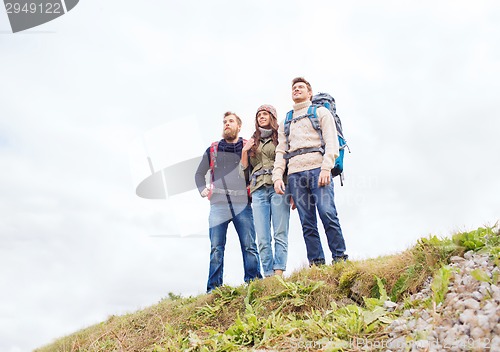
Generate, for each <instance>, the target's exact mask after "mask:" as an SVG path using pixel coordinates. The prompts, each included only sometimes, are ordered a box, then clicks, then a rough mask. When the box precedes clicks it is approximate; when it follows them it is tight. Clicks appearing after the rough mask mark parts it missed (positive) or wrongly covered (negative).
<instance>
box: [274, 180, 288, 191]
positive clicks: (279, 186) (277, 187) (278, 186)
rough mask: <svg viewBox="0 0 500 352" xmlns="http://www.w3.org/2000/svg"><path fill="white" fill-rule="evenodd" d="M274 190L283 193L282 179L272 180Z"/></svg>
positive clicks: (283, 184)
mask: <svg viewBox="0 0 500 352" xmlns="http://www.w3.org/2000/svg"><path fill="white" fill-rule="evenodd" d="M274 191H275V192H276V193H278V194H285V183H284V182H283V180H276V181H274Z"/></svg>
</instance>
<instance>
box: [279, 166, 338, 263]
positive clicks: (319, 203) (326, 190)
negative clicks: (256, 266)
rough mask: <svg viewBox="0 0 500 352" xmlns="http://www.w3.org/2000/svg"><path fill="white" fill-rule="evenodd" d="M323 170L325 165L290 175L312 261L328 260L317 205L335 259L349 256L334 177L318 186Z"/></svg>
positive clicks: (289, 184)
mask: <svg viewBox="0 0 500 352" xmlns="http://www.w3.org/2000/svg"><path fill="white" fill-rule="evenodd" d="M320 171H321V169H320V168H317V169H312V170H306V171H301V172H297V173H294V174H290V175H288V186H289V187H290V193H291V194H292V197H293V200H294V202H295V204H296V206H297V210H298V212H299V217H300V223H301V224H302V233H303V235H304V241H305V243H306V249H307V259H308V260H309V264H324V263H325V255H324V253H323V247H322V246H321V240H320V237H319V233H318V224H317V218H316V208H317V209H318V213H319V217H320V219H321V221H322V223H323V227H324V229H325V233H326V238H327V240H328V247H329V248H330V251H331V252H332V257H333V259H334V260H336V259H339V258H345V257H344V252H345V249H346V248H345V242H344V237H343V235H342V229H341V228H340V223H339V219H338V217H337V210H336V209H335V203H334V199H333V181H331V182H330V184H328V185H327V186H322V187H320V186H318V179H319V173H320Z"/></svg>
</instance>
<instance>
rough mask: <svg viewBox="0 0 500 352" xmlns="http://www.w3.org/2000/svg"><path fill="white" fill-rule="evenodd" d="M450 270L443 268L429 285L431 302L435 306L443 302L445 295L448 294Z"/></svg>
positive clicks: (447, 267) (446, 267)
mask: <svg viewBox="0 0 500 352" xmlns="http://www.w3.org/2000/svg"><path fill="white" fill-rule="evenodd" d="M450 276H451V268H450V267H449V266H443V267H441V269H439V270H438V271H437V273H436V274H435V275H434V278H433V280H432V283H431V290H432V293H433V301H434V303H435V304H436V305H438V304H440V303H442V302H444V298H445V296H446V293H447V292H448V285H449V283H450Z"/></svg>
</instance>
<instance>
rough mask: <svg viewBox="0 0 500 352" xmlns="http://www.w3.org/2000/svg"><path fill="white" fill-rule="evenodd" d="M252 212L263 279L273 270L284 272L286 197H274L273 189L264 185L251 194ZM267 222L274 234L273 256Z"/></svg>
mask: <svg viewBox="0 0 500 352" xmlns="http://www.w3.org/2000/svg"><path fill="white" fill-rule="evenodd" d="M252 208H253V214H254V221H255V230H256V232H257V240H258V242H259V254H260V259H261V261H262V269H263V271H264V276H271V275H273V274H274V270H283V271H284V270H286V261H287V257H288V220H289V219H290V202H289V201H287V195H286V194H277V193H276V192H275V191H274V186H266V185H264V186H262V187H260V188H259V189H257V190H255V191H254V192H252ZM271 222H272V225H273V233H274V256H273V247H272V244H271V242H272V240H273V237H272V236H271Z"/></svg>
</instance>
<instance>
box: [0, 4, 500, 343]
mask: <svg viewBox="0 0 500 352" xmlns="http://www.w3.org/2000/svg"><path fill="white" fill-rule="evenodd" d="M498 38H500V5H498V4H497V3H496V2H494V1H476V2H474V3H472V2H470V1H456V0H454V1H451V0H450V1H419V2H415V1H401V0H399V1H377V2H372V1H355V2H346V1H331V0H329V1H326V0H325V1H308V2H298V1H290V0H288V1H284V0H280V1H263V0H259V1H252V2H249V1H245V2H240V1H205V2H201V1H183V2H173V1H161V2H160V1H155V2H153V1H149V2H136V1H118V0H110V1H106V2H102V1H93V0H85V1H81V2H80V3H79V4H78V5H77V6H76V7H75V8H74V9H73V10H72V11H70V12H69V13H68V14H66V15H64V16H62V17H60V18H58V19H56V20H54V21H52V22H49V23H47V24H44V25H42V26H39V27H36V28H33V29H31V30H28V31H24V32H20V33H17V34H12V33H11V30H10V25H9V22H8V18H7V15H6V12H5V11H3V10H0V52H1V54H0V55H1V56H0V79H1V83H0V168H1V173H0V185H1V186H0V214H1V215H0V287H1V290H0V350H1V351H7V352H18V351H29V350H32V349H34V348H36V347H40V346H42V345H44V344H47V343H50V342H51V341H53V340H54V339H56V338H58V337H61V336H64V335H66V334H69V333H72V332H74V331H77V330H79V329H81V328H84V327H86V326H88V325H91V324H95V323H98V322H100V321H102V320H105V319H106V318H107V317H109V316H110V315H113V314H115V315H118V314H124V313H127V312H133V311H136V310H138V309H140V308H144V307H147V306H150V305H152V304H155V303H157V302H158V301H159V300H161V299H162V298H164V297H167V296H168V293H169V292H173V293H177V294H182V295H184V296H189V295H197V294H202V293H203V292H204V291H205V287H206V279H207V275H208V261H209V240H208V211H209V207H208V203H207V202H206V200H204V199H201V198H200V196H199V195H198V193H197V192H196V191H190V192H187V193H184V194H181V195H173V196H169V197H168V199H166V200H149V199H143V198H140V197H138V196H137V195H136V187H137V186H138V184H139V183H140V182H141V181H142V180H144V179H145V178H147V177H148V176H149V175H150V174H151V171H150V167H149V165H148V162H147V157H148V156H149V157H150V158H151V161H152V164H153V167H154V168H155V170H160V169H162V168H165V167H168V166H172V165H174V164H175V163H177V162H179V161H183V160H188V159H190V158H195V157H199V156H200V155H201V154H202V153H203V151H204V150H205V149H206V148H207V147H208V146H209V144H210V142H211V141H213V140H217V139H219V138H220V135H221V119H222V116H223V113H224V112H225V111H227V110H233V111H235V112H237V113H238V114H239V115H240V116H241V117H242V119H243V124H244V126H243V133H242V135H243V137H247V138H248V137H249V136H250V134H251V132H252V126H253V118H254V116H255V111H256V108H257V107H258V106H259V105H261V104H264V103H269V104H273V105H274V106H275V107H276V108H277V110H278V114H279V117H280V120H281V119H283V118H284V115H285V113H286V112H287V111H288V110H289V109H290V108H291V105H292V100H291V98H290V85H291V80H292V78H294V77H296V76H299V75H302V76H305V77H306V78H307V79H308V80H309V81H310V82H311V84H312V87H313V90H314V91H315V92H318V91H326V92H329V93H331V94H332V95H333V96H334V97H335V99H336V101H337V112H338V114H339V115H340V117H341V119H342V123H343V126H344V133H345V136H346V138H347V140H348V143H349V145H350V147H351V151H352V153H351V154H347V155H346V157H345V177H346V179H345V185H344V186H343V187H340V185H339V183H338V180H336V181H335V194H336V203H337V209H338V211H339V218H340V221H341V225H342V228H343V231H344V236H345V240H346V245H347V249H348V250H347V252H348V254H349V256H350V257H351V258H352V259H363V258H369V257H376V256H379V255H383V254H391V253H396V252H398V251H402V250H404V249H406V248H408V247H409V246H411V245H413V244H414V243H415V241H416V239H418V238H419V237H423V236H427V235H429V234H436V235H440V236H448V235H450V234H451V233H452V232H453V231H456V230H469V229H474V228H477V227H478V226H481V225H484V224H493V223H495V222H496V221H497V220H499V219H500V182H499V181H498V180H499V174H500V164H499V162H498V158H499V152H500V138H499V131H500V119H499V116H498V95H499V93H500V89H499V88H500V45H499V43H500V42H499V40H498ZM179 178H181V179H193V183H194V175H190V174H187V175H184V174H181V175H180V176H179ZM170 186H173V187H175V185H172V184H170ZM168 187H169V184H167V188H168ZM290 221H291V230H290V235H289V241H290V244H289V261H288V270H287V272H288V273H290V272H292V271H294V270H297V269H298V268H300V267H303V266H304V265H305V264H306V253H305V246H304V243H303V239H302V234H301V229H300V222H299V220H298V214H297V213H296V212H292V215H291V220H290ZM322 236H323V235H322ZM325 251H326V254H327V255H330V253H329V252H328V250H327V247H326V246H325ZM242 281H243V269H242V261H241V253H240V250H239V244H238V241H237V238H236V235H235V232H234V230H232V229H231V231H230V234H229V239H228V245H227V248H226V263H225V282H226V283H228V284H232V285H239V284H241V283H242Z"/></svg>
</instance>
